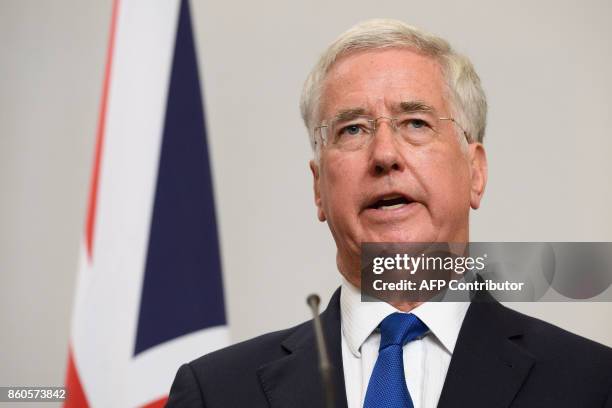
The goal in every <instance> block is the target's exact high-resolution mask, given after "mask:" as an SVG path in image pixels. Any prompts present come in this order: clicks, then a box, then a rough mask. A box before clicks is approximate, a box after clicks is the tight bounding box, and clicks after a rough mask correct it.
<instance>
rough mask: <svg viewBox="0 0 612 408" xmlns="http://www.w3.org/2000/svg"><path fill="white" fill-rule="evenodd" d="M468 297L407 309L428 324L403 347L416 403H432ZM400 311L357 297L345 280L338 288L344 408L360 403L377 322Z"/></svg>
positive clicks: (431, 406) (374, 353) (428, 407)
mask: <svg viewBox="0 0 612 408" xmlns="http://www.w3.org/2000/svg"><path fill="white" fill-rule="evenodd" d="M468 306H469V302H452V303H451V302H427V303H423V304H422V305H420V306H418V307H416V308H415V309H413V310H411V311H410V313H413V314H415V315H416V316H417V317H418V318H419V319H421V321H423V323H425V324H426V325H427V327H429V330H430V331H429V333H427V334H426V335H425V336H424V337H423V338H421V339H417V340H414V341H411V342H409V343H407V344H406V345H405V346H404V348H403V358H404V372H405V375H406V385H407V386H408V392H410V396H411V398H412V402H413V403H414V407H415V408H435V407H436V406H437V405H438V400H439V399H440V393H441V392H442V385H443V384H444V379H445V378H446V373H447V371H448V366H449V364H450V359H451V356H452V354H453V350H454V349H455V343H456V342H457V336H458V335H459V329H460V328H461V324H462V323H463V319H464V317H465V313H466V312H467V309H468ZM395 312H398V310H397V309H395V308H394V307H393V306H391V305H389V304H388V303H385V302H361V293H360V290H359V289H358V288H356V287H355V286H353V285H352V284H350V283H349V282H348V281H346V280H345V279H343V282H342V291H341V293H340V314H341V319H342V320H341V326H342V364H343V366H344V383H345V386H346V397H347V402H348V408H361V407H363V402H364V399H365V395H366V391H367V390H368V383H369V382H370V376H371V375H372V370H373V369H374V364H375V363H376V359H377V358H378V347H379V345H380V333H379V331H378V329H377V327H378V325H379V324H380V322H381V321H382V320H383V319H384V318H385V317H387V316H388V315H390V314H391V313H395Z"/></svg>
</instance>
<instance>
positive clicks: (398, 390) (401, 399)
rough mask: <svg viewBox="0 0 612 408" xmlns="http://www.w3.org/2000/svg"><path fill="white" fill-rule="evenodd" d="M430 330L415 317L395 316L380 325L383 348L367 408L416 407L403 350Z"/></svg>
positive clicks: (371, 381)
mask: <svg viewBox="0 0 612 408" xmlns="http://www.w3.org/2000/svg"><path fill="white" fill-rule="evenodd" d="M427 330H428V329H427V326H426V325H425V323H423V322H422V321H421V320H420V319H419V318H418V317H416V316H415V315H413V314H405V313H393V314H390V315H389V316H387V317H386V318H385V319H384V320H383V321H382V322H381V323H380V348H379V349H378V358H377V359H376V364H375V365H374V370H373V371H372V376H371V377H370V383H369V384H368V390H367V392H366V397H365V401H364V404H363V407H364V408H414V404H413V403H412V398H410V393H409V392H408V388H407V387H406V377H405V376H404V359H403V358H402V347H403V346H404V345H405V344H406V343H408V342H409V341H412V340H414V339H416V338H417V337H420V336H422V335H423V334H425V333H426V332H427Z"/></svg>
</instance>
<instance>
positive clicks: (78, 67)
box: [0, 0, 612, 385]
mask: <svg viewBox="0 0 612 408" xmlns="http://www.w3.org/2000/svg"><path fill="white" fill-rule="evenodd" d="M110 7H111V2H110V0H98V1H81V0H54V1H42V0H1V1H0V42H1V44H2V54H1V56H0V91H1V92H0V187H1V197H2V199H1V200H0V277H1V283H0V346H1V348H0V385H61V384H62V383H63V380H64V372H65V363H66V352H67V342H68V336H69V325H70V316H71V306H72V302H73V298H74V283H75V282H74V278H75V276H76V270H77V260H78V252H79V242H80V241H81V238H82V235H83V234H82V232H83V229H84V216H85V204H86V199H87V191H88V184H89V178H90V168H91V161H92V157H93V142H94V138H95V130H96V123H97V115H98V109H99V103H100V95H101V90H102V75H103V67H104V57H105V51H106V45H107V35H108V29H109V20H110ZM192 14H193V21H194V26H195V33H196V37H197V38H196V40H197V45H198V52H199V61H200V72H201V80H202V83H203V97H204V101H205V108H206V116H207V122H208V123H207V126H208V137H209V145H210V154H211V160H212V164H213V171H214V184H215V195H216V205H217V213H218V224H219V228H220V231H219V233H220V237H221V247H222V261H223V272H224V284H225V293H226V301H227V310H228V317H229V324H230V328H231V334H232V339H233V341H238V340H242V339H245V338H248V337H252V336H254V335H257V334H260V333H263V332H265V331H269V330H273V329H280V328H285V327H288V326H290V325H293V324H296V323H298V322H300V321H302V320H305V319H307V318H308V310H307V307H306V305H305V301H304V298H305V297H306V295H307V294H308V293H310V292H318V293H320V294H321V295H322V297H323V298H324V300H325V301H326V300H327V299H328V298H329V296H330V295H331V293H332V291H333V289H334V288H335V287H336V286H337V285H338V283H339V274H338V273H337V271H336V268H335V251H334V248H335V247H334V243H333V241H332V239H331V236H330V234H329V231H328V230H327V227H326V225H325V224H320V223H319V222H318V221H317V220H316V215H315V208H314V205H313V199H312V182H311V176H310V173H309V170H308V167H307V161H308V159H309V158H310V152H309V146H308V142H307V136H306V132H305V130H304V128H303V125H302V123H301V120H300V117H299V112H298V98H299V94H300V91H301V86H302V83H303V80H304V79H305V77H306V75H307V73H308V71H309V70H310V68H311V66H312V65H313V64H314V63H315V60H316V58H317V57H318V55H319V54H320V53H321V52H322V51H323V49H324V48H325V46H326V45H327V44H328V43H329V42H331V41H332V40H333V39H334V38H335V37H336V36H337V35H338V34H340V32H342V31H344V30H345V29H347V28H348V27H350V26H351V25H353V24H354V23H356V22H358V21H361V20H364V19H368V18H373V17H393V18H398V19H401V20H404V21H406V22H409V23H411V24H414V25H417V26H420V27H422V28H425V29H427V30H429V31H433V32H435V33H437V34H439V35H441V36H443V37H445V38H447V39H449V40H450V41H451V43H452V44H453V45H454V46H455V48H457V49H458V50H460V51H462V52H464V53H466V54H467V55H469V56H470V57H471V59H472V60H473V62H474V64H475V66H476V68H477V70H478V72H479V74H480V76H481V78H482V81H483V85H484V88H485V90H486V93H487V95H488V99H489V105H490V111H489V125H488V131H487V137H486V143H485V145H486V147H487V149H488V158H489V165H490V174H489V184H488V187H487V192H486V195H485V199H484V202H483V205H482V208H481V209H480V210H479V211H477V212H475V213H473V217H472V234H471V236H472V240H473V241H612V214H611V212H610V209H612V188H611V187H610V185H611V182H610V176H611V175H612V162H610V160H609V158H610V156H611V153H612V137H611V136H612V135H611V130H612V122H611V120H612V119H611V118H612V115H611V108H610V106H611V105H610V102H609V96H610V95H612V79H610V75H609V73H610V72H612V52H611V51H612V50H611V45H610V38H612V25H610V24H609V21H610V18H611V17H612V3H611V2H609V1H607V0H591V1H578V0H575V1H569V2H568V1H513V2H491V1H487V0H473V1H462V2H452V1H447V2H442V1H437V0H432V1H427V2H423V1H421V2H416V1H401V2H400V1H389V0H379V1H376V2H371V1H363V0H359V1H355V0H353V1H348V0H341V1H332V2H330V1H323V0H313V1H307V2H306V1H299V2H298V1H295V2H290V1H283V0H278V1H266V0H262V1H257V2H246V1H245V2H233V1H201V2H200V1H193V2H192ZM109 301H112V300H110V299H109ZM511 306H512V307H517V308H519V309H521V310H523V311H526V312H527V313H529V314H532V315H536V316H539V317H542V318H544V319H546V320H549V321H551V322H553V323H555V324H557V325H560V326H561V327H564V328H567V329H569V330H572V331H575V332H577V333H580V334H582V335H584V336H587V337H589V338H592V339H594V340H597V341H599V342H602V343H605V344H608V345H612V328H611V325H610V318H609V316H610V313H611V312H612V305H611V304H609V303H597V304H596V303H590V304H550V303H549V304H529V305H517V304H513V305H511Z"/></svg>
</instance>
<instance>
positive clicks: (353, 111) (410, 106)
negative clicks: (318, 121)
mask: <svg viewBox="0 0 612 408" xmlns="http://www.w3.org/2000/svg"><path fill="white" fill-rule="evenodd" d="M394 111H396V112H398V113H416V112H420V113H430V114H433V113H434V112H435V111H436V110H435V109H434V107H433V106H431V105H428V104H427V103H425V102H423V101H419V100H415V101H403V102H400V103H399V104H398V105H397V108H395V109H394ZM366 114H367V110H366V109H364V108H347V109H342V110H340V111H339V112H338V113H337V114H336V115H334V119H336V120H338V121H349V120H352V119H355V118H356V117H358V116H364V115H366Z"/></svg>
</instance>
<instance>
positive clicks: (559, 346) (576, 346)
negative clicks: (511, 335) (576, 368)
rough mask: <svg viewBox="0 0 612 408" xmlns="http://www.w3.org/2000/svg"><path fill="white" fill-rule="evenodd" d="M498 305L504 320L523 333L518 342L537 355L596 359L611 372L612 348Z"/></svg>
mask: <svg viewBox="0 0 612 408" xmlns="http://www.w3.org/2000/svg"><path fill="white" fill-rule="evenodd" d="M498 307H500V308H502V311H501V313H502V314H503V315H505V319H504V320H506V321H507V322H508V323H509V325H510V326H511V327H515V328H519V329H520V331H521V332H522V336H521V337H520V341H519V343H518V344H520V345H522V346H523V347H524V348H526V349H528V350H529V351H530V352H531V353H532V354H534V355H535V356H536V357H537V356H541V357H542V358H546V359H548V360H550V359H555V358H558V359H561V360H566V361H572V362H575V363H578V361H574V360H580V361H584V362H589V361H593V360H594V361H596V362H599V363H601V365H602V366H603V367H605V368H607V370H608V371H609V372H610V373H612V348H610V347H607V346H605V345H603V344H600V343H597V342H595V341H593V340H589V339H587V338H585V337H582V336H579V335H577V334H574V333H571V332H569V331H567V330H564V329H562V328H560V327H558V326H555V325H553V324H551V323H548V322H545V321H543V320H540V319H537V318H535V317H531V316H527V315H525V314H523V313H520V312H517V311H516V310H513V309H510V308H508V307H506V306H503V305H498ZM596 365H597V364H596Z"/></svg>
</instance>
